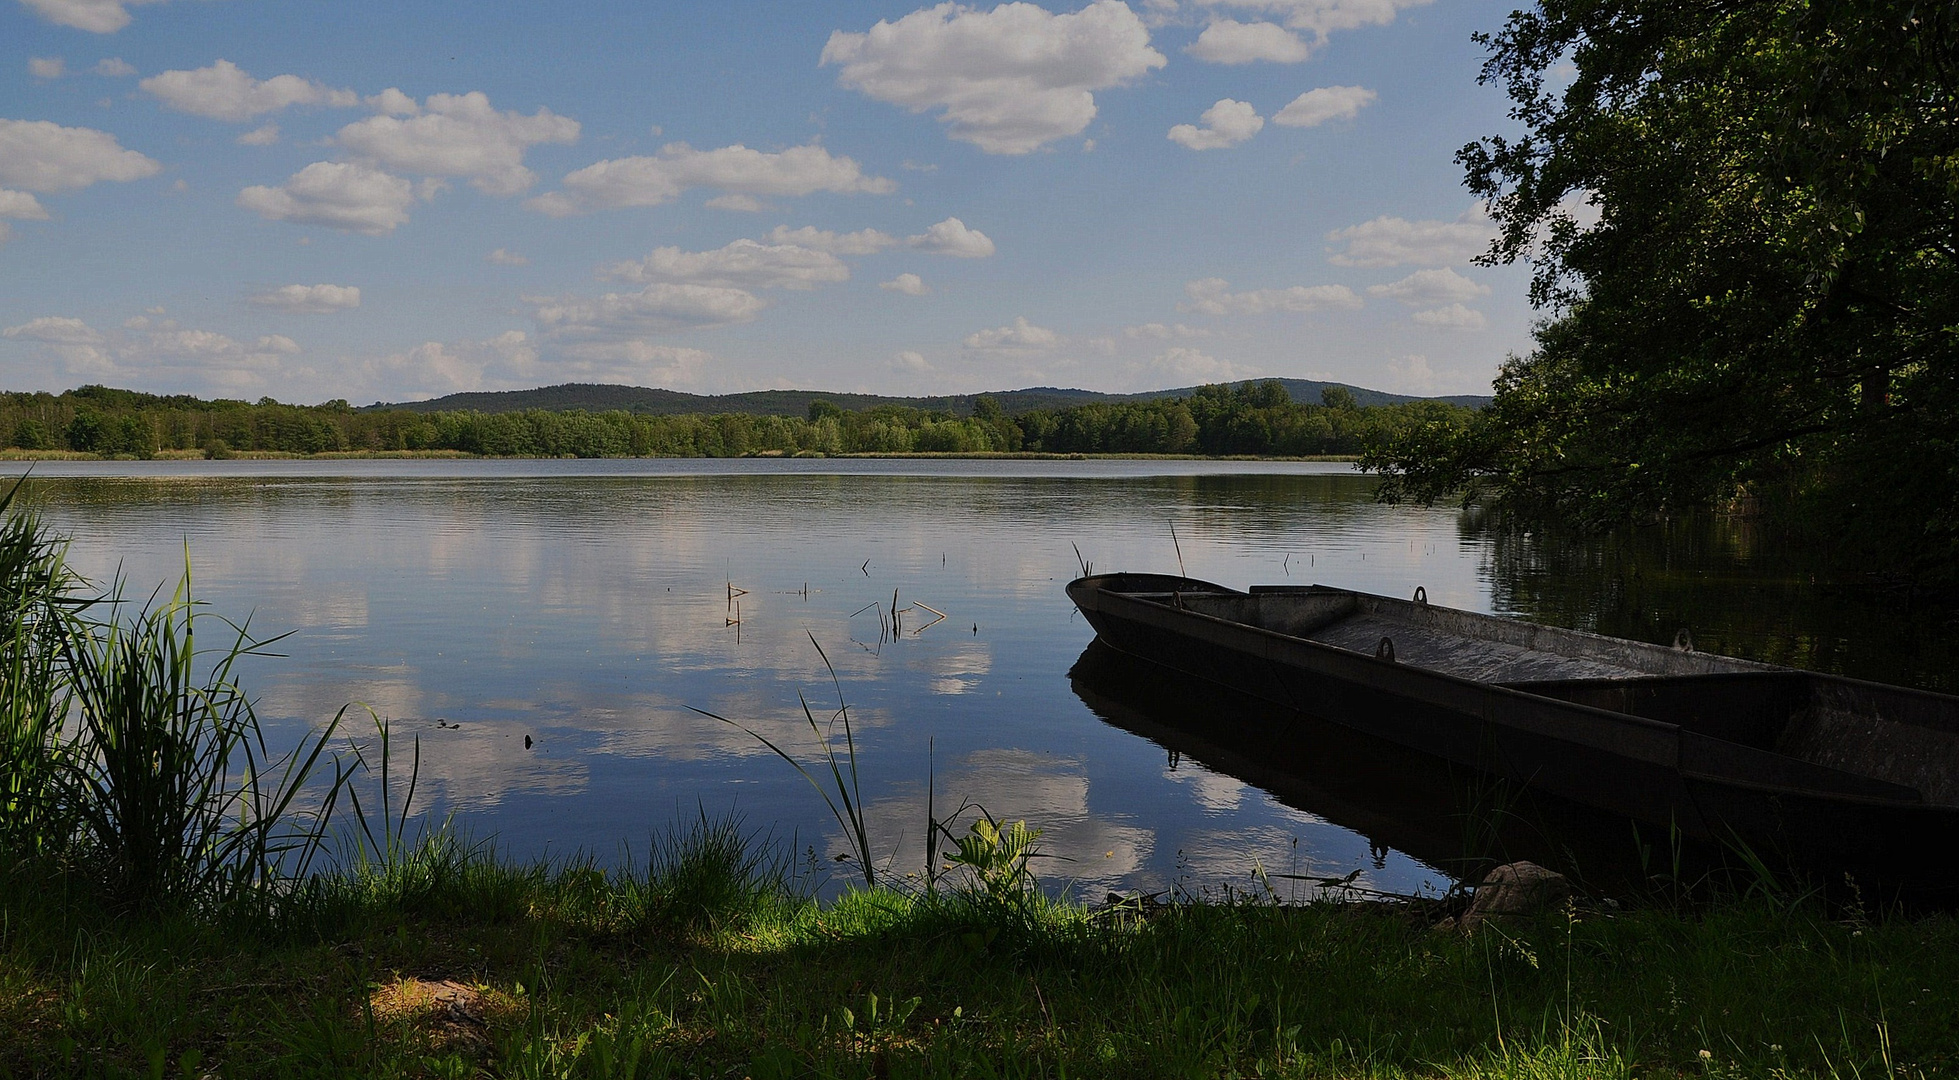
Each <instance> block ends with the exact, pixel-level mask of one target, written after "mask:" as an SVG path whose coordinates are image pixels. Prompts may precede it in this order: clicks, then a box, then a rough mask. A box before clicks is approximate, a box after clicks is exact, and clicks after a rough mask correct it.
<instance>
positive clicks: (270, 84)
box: [136, 60, 360, 122]
mask: <svg viewBox="0 0 1959 1080" xmlns="http://www.w3.org/2000/svg"><path fill="white" fill-rule="evenodd" d="M136 85H137V86H138V87H140V88H141V89H142V90H143V92H144V93H147V94H149V95H150V96H152V97H154V98H156V99H157V100H158V101H161V102H163V104H164V105H165V106H167V107H169V108H172V109H175V110H177V111H178V112H187V113H191V114H193V115H196V116H204V117H209V118H210V119H213V120H230V121H234V122H235V121H242V120H250V119H251V118H252V117H254V116H257V115H259V114H260V113H269V112H277V111H279V110H280V109H283V108H286V107H288V106H291V105H338V106H343V107H344V106H350V105H357V104H359V103H360V98H359V97H358V96H357V95H355V93H354V92H353V91H352V90H335V89H333V88H332V87H329V86H325V85H323V84H321V83H317V82H313V81H312V80H310V79H302V78H300V77H299V76H297V75H275V76H273V77H272V78H270V79H266V80H264V81H260V80H258V79H254V78H252V77H251V76H250V75H249V74H247V73H246V72H245V71H244V70H243V69H241V68H240V67H239V66H238V65H237V64H234V63H232V62H231V61H229V60H219V61H218V62H216V63H214V64H212V65H211V66H210V67H207V68H198V69H196V70H194V71H166V72H164V73H163V74H161V75H152V76H150V77H149V78H147V79H144V80H143V81H142V82H139V83H137V84H136Z"/></svg>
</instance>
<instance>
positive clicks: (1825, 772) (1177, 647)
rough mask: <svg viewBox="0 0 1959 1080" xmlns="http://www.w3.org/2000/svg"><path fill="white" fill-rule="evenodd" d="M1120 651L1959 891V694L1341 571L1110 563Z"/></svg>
mask: <svg viewBox="0 0 1959 1080" xmlns="http://www.w3.org/2000/svg"><path fill="white" fill-rule="evenodd" d="M1068 595H1069V598H1070V599H1072V600H1073V601H1074V603H1075V605H1076V607H1078V608H1079V609H1080V610H1081V612H1082V614H1083V616H1084V617H1086V618H1087V619H1088V622H1089V624H1090V625H1091V626H1093V627H1094V628H1095V631H1096V634H1097V635H1098V636H1099V637H1100V638H1101V639H1102V640H1103V641H1104V642H1106V643H1107V644H1108V645H1110V646H1112V647H1114V648H1116V649H1118V650H1120V651H1122V652H1125V653H1128V654H1130V655H1132V656H1136V657H1139V658H1141V659H1144V660H1147V661H1150V662H1153V663H1155V664H1159V665H1162V666H1164V667H1167V668H1170V669H1173V670H1175V671H1178V672H1181V673H1183V674H1184V675H1187V676H1191V677H1194V678H1197V679H1202V680H1206V681H1208V682H1211V683H1216V684H1220V685H1224V686H1228V687H1231V688H1233V689H1235V690H1237V691H1239V692H1242V693H1246V694H1250V695H1252V696H1253V697H1256V698H1259V699H1261V700H1263V701H1265V702H1268V703H1271V704H1274V705H1278V706H1281V707H1283V708H1285V709H1288V710H1292V711H1296V712H1299V713H1303V714H1306V715H1309V716H1313V717H1318V718H1320V719H1324V720H1330V721H1333V722H1335V723H1338V724H1342V725H1345V726H1347V727H1351V728H1354V729H1356V730H1359V731H1363V732H1366V733H1368V734H1371V735H1374V736H1378V737H1381V738H1385V739H1388V740H1391V741H1393V742H1396V743H1399V744H1401V745H1404V746H1407V747H1410V748H1413V749H1415V750H1419V751H1422V752H1425V753H1428V754H1432V755H1435V756H1437V757H1441V758H1444V759H1446V760H1449V761H1453V762H1457V763H1461V764H1464V765H1469V766H1472V767H1474V768H1476V769H1479V770H1481V771H1483V772H1486V773H1490V774H1492V775H1495V776H1499V777H1503V778H1505V779H1508V780H1511V781H1515V782H1518V783H1521V784H1525V785H1528V786H1531V787H1533V788H1536V789H1538V790H1540V791H1544V792H1548V793H1550V794H1553V795H1557V796H1561V797H1563V798H1567V799H1571V800H1574V801H1577V802H1580V803H1583V804H1586V805H1590V806H1594V807H1598V808H1600V809H1604V810H1607V811H1610V812H1612V813H1615V814H1620V815H1624V816H1628V817H1631V818H1633V819H1635V820H1638V821H1642V822H1647V823H1650V824H1652V825H1656V826H1659V827H1660V828H1662V829H1667V828H1677V829H1679V830H1680V831H1681V832H1682V833H1684V834H1686V835H1688V836H1693V837H1699V838H1703V839H1708V840H1715V841H1722V842H1735V841H1739V842H1741V843H1742V844H1746V845H1748V846H1749V847H1750V848H1752V849H1754V850H1756V851H1759V852H1761V853H1764V854H1768V853H1771V852H1773V853H1779V854H1781V855H1783V856H1785V857H1787V858H1789V859H1791V860H1793V861H1795V862H1798V863H1800V864H1803V865H1807V866H1811V867H1822V868H1827V869H1829V870H1831V871H1833V872H1834V871H1835V870H1837V869H1843V870H1847V871H1851V872H1858V873H1863V874H1867V875H1869V874H1874V875H1877V876H1879V877H1882V878H1884V879H1886V880H1891V881H1905V880H1907V879H1909V880H1910V881H1912V882H1913V883H1924V884H1931V885H1933V886H1935V887H1940V888H1944V887H1948V886H1953V885H1959V866H1955V861H1954V860H1952V859H1951V858H1950V857H1949V854H1948V853H1949V851H1950V850H1952V848H1950V847H1949V846H1948V845H1951V844H1953V843H1954V841H1955V840H1959V698H1955V697H1951V696H1947V695H1944V694H1935V693H1928V692H1924V691H1917V690H1909V689H1903V688H1900V687H1893V686H1884V685H1881V684H1877V683H1870V682H1862V681H1859V680H1855V679H1846V678H1839V677H1836V676H1830V675H1821V674H1817V673H1814V672H1806V671H1798V670H1795V669H1791V668H1783V667H1776V666H1773V665H1769V664H1760V663H1755V662H1752V661H1747V660H1738V659H1734V658H1731V657H1725V656H1717V655H1713V654H1709V653H1703V652H1695V651H1693V650H1692V649H1691V647H1689V646H1688V643H1687V642H1685V641H1682V642H1681V643H1680V644H1679V645H1677V646H1676V647H1674V648H1667V647H1664V646H1659V645H1649V644H1645V643H1642V642H1636V641H1625V640H1621V639H1617V638H1608V637H1603V636H1600V635H1597V634H1588V633H1583V632H1580V631H1576V630H1564V629H1560V628H1557V627H1549V626H1539V625H1535V624H1532V623H1526V622H1520V621H1517V620H1513V619H1503V618H1497V617H1494V616H1488V615H1478V614H1475V613H1472V612H1467V611H1459V610H1454V609H1451V608H1444V607H1440V606H1437V605H1431V604H1429V603H1427V600H1426V597H1425V596H1424V595H1423V594H1422V593H1421V592H1420V591H1419V590H1418V591H1417V594H1416V598H1415V599H1414V600H1395V599H1390V598H1387V597H1381V596H1374V595H1370V594H1367V593H1358V592H1351V591H1348V590H1345V589H1335V588H1330V587H1326V586H1319V585H1313V586H1253V587H1252V589H1251V591H1249V592H1238V591H1236V590H1233V589H1228V588H1225V587H1223V586H1220V585H1215V584H1212V583H1210V582H1205V581H1197V580H1193V579H1190V578H1183V577H1174V576H1169V575H1159V574H1100V575H1095V576H1091V577H1084V578H1080V579H1078V580H1076V581H1074V582H1071V583H1070V584H1069V585H1068Z"/></svg>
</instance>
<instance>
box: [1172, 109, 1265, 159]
mask: <svg viewBox="0 0 1959 1080" xmlns="http://www.w3.org/2000/svg"><path fill="white" fill-rule="evenodd" d="M1200 119H1202V120H1203V122H1204V126H1203V127H1198V126H1197V125H1196V124H1178V125H1177V126H1176V127H1173V128H1171V129H1170V141H1171V142H1173V143H1176V144H1177V145H1178V146H1181V147H1184V148H1185V149H1188V150H1222V149H1224V148H1226V147H1229V146H1237V145H1238V144H1239V143H1241V142H1244V141H1245V140H1246V139H1249V138H1251V137H1252V136H1254V135H1256V134H1258V133H1259V129H1261V128H1263V127H1264V126H1265V119H1264V117H1261V116H1259V115H1258V112H1257V111H1256V110H1254V109H1253V108H1252V107H1251V105H1250V104H1249V103H1247V102H1243V101H1233V100H1232V99H1230V98H1225V99H1223V100H1221V101H1219V102H1218V103H1217V104H1216V105H1213V106H1211V107H1210V108H1208V109H1205V110H1204V115H1203V116H1202V117H1201V118H1200Z"/></svg>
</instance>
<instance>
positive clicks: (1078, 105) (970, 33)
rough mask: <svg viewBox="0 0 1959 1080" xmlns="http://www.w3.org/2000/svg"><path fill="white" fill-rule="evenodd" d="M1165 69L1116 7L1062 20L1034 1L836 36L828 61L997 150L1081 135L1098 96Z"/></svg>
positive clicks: (914, 18) (1106, 1)
mask: <svg viewBox="0 0 1959 1080" xmlns="http://www.w3.org/2000/svg"><path fill="white" fill-rule="evenodd" d="M1166 62H1167V61H1166V60H1165V59H1164V56H1163V54H1162V53H1159V52H1157V51H1156V50H1155V49H1152V48H1150V34H1149V29H1148V28H1147V27H1146V26H1144V25H1143V20H1142V19H1140V18H1138V17H1137V15H1136V13H1135V12H1133V11H1131V10H1130V9H1129V6H1128V5H1127V4H1124V3H1121V2H1120V0H1096V2H1095V3H1092V4H1089V5H1088V6H1087V7H1085V8H1083V9H1082V10H1080V11H1077V12H1074V13H1072V14H1062V15H1056V14H1054V13H1052V12H1049V11H1047V10H1045V9H1043V8H1041V7H1039V6H1037V5H1035V4H1030V3H1009V4H1002V5H1000V6H999V7H996V8H994V9H992V10H991V11H977V10H974V9H972V8H967V7H963V6H961V5H959V4H955V3H944V4H940V5H938V6H936V7H931V8H925V9H923V10H920V11H914V12H912V13H911V14H909V15H906V16H905V17H903V18H901V19H899V20H897V21H896V22H888V21H880V22H879V23H878V24H877V25H876V26H873V27H871V28H870V30H868V31H866V32H864V33H848V32H845V31H842V30H839V31H836V32H834V33H832V34H831V35H830V40H829V42H828V43H826V44H825V45H824V46H823V56H822V63H823V64H826V65H830V64H834V65H836V66H837V67H838V68H840V69H841V70H840V71H839V72H838V75H837V81H838V83H839V84H841V85H843V86H845V87H848V88H850V89H853V90H857V91H859V92H861V93H863V94H865V95H866V96H868V97H871V98H874V99H876V100H878V101H883V102H888V103H890V104H893V105H900V106H903V107H905V108H907V109H909V110H911V111H912V112H914V113H917V112H924V111H926V110H928V109H938V110H941V111H940V118H941V120H942V121H943V122H944V123H946V124H947V125H948V127H949V129H950V130H949V134H950V135H951V136H952V137H953V138H955V139H959V140H962V141H964V142H969V143H972V144H973V145H975V146H977V147H979V148H980V149H981V150H983V151H985V152H987V153H989V154H1025V153H1027V152H1029V151H1031V150H1034V149H1037V148H1039V147H1040V146H1042V145H1043V144H1045V143H1048V142H1052V141H1053V140H1055V139H1061V138H1066V137H1068V136H1070V135H1076V134H1080V133H1081V132H1082V131H1083V130H1084V129H1085V128H1087V127H1088V124H1089V121H1091V120H1093V119H1095V111H1096V106H1095V91H1097V90H1106V89H1110V88H1112V87H1117V86H1123V85H1126V84H1128V83H1131V82H1134V81H1135V80H1137V79H1139V78H1141V77H1143V76H1144V75H1147V74H1148V73H1149V72H1150V71H1152V70H1154V69H1156V68H1159V67H1162V66H1163V65H1164V64H1165V63H1166Z"/></svg>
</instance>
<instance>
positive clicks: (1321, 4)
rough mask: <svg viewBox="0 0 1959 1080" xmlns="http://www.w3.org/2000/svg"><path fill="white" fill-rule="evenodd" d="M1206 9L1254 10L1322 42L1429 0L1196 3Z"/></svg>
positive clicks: (1391, 18)
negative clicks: (1333, 34) (1336, 32)
mask: <svg viewBox="0 0 1959 1080" xmlns="http://www.w3.org/2000/svg"><path fill="white" fill-rule="evenodd" d="M1197 2H1198V3H1200V4H1202V5H1204V6H1206V7H1230V8H1237V9H1239V10H1241V11H1255V12H1258V13H1259V14H1261V15H1264V16H1267V17H1269V18H1275V19H1278V20H1279V21H1280V22H1283V23H1284V24H1285V25H1287V26H1289V27H1291V28H1292V29H1294V30H1304V31H1306V32H1307V33H1310V34H1312V35H1313V39H1314V41H1315V42H1324V41H1325V40H1326V39H1327V35H1329V34H1332V33H1333V32H1334V31H1336V30H1357V29H1359V28H1361V27H1363V26H1386V25H1387V24H1389V23H1391V22H1393V21H1394V18H1395V14H1396V13H1397V12H1398V11H1399V10H1400V9H1402V8H1410V7H1421V6H1423V5H1425V4H1427V3H1428V2H1429V0H1197Z"/></svg>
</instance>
